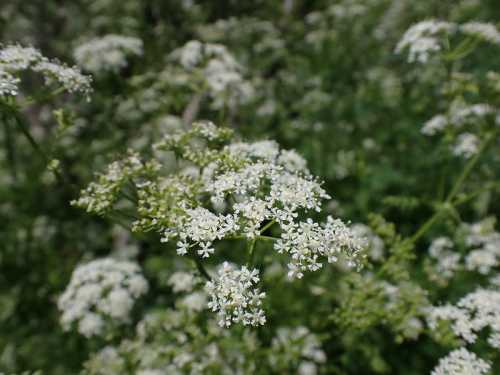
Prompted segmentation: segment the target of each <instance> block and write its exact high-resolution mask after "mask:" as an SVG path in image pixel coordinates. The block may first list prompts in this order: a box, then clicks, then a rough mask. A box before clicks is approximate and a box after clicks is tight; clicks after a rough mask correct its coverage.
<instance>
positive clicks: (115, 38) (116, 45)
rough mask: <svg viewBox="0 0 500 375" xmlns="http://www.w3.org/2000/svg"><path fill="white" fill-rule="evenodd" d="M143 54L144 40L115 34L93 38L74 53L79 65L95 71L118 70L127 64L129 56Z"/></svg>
mask: <svg viewBox="0 0 500 375" xmlns="http://www.w3.org/2000/svg"><path fill="white" fill-rule="evenodd" d="M142 54H143V43H142V40H140V39H138V38H133V37H127V36H122V35H115V34H108V35H106V36H104V37H102V38H95V39H91V40H89V41H88V42H86V43H84V44H81V45H80V46H78V47H77V48H76V49H75V51H74V53H73V55H74V57H75V60H76V61H77V63H78V65H80V66H81V67H82V68H83V69H85V70H87V71H90V72H93V73H101V72H118V71H119V70H120V69H123V68H124V67H126V66H127V64H128V61H127V58H129V57H131V56H142Z"/></svg>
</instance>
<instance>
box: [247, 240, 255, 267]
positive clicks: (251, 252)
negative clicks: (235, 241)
mask: <svg viewBox="0 0 500 375" xmlns="http://www.w3.org/2000/svg"><path fill="white" fill-rule="evenodd" d="M255 242H256V239H255V238H254V239H253V240H251V241H250V242H249V243H248V260H247V266H251V265H252V263H253V257H254V254H255Z"/></svg>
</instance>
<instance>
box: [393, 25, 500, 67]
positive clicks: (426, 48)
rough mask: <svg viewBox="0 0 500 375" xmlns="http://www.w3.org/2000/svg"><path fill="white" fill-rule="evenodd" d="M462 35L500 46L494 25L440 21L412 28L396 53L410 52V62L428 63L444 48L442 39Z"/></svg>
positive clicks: (400, 42)
mask: <svg viewBox="0 0 500 375" xmlns="http://www.w3.org/2000/svg"><path fill="white" fill-rule="evenodd" d="M456 33H461V34H463V35H464V36H472V37H475V38H478V39H481V40H483V41H485V42H489V43H493V44H497V45H498V44H500V32H499V31H498V30H497V28H496V27H495V25H493V24H492V23H483V22H467V23H464V24H456V23H452V22H446V21H439V20H426V21H421V22H418V23H416V24H415V25H413V26H411V27H410V28H409V29H408V30H407V31H406V32H405V34H404V35H403V37H402V38H401V40H400V41H399V42H398V44H397V46H396V50H395V52H396V53H401V52H403V51H404V50H408V62H419V63H423V64H425V63H427V62H428V61H429V60H430V57H431V55H432V54H434V53H437V52H439V51H441V50H442V48H443V41H444V38H442V37H443V36H445V35H448V36H451V35H454V34H456Z"/></svg>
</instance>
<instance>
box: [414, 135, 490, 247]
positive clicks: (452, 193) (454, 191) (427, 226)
mask: <svg viewBox="0 0 500 375" xmlns="http://www.w3.org/2000/svg"><path fill="white" fill-rule="evenodd" d="M495 135H496V132H494V133H493V134H490V135H489V136H488V137H487V138H486V139H485V140H484V142H483V143H482V144H481V147H480V148H479V150H478V152H477V153H476V155H474V157H473V158H472V159H470V160H469V161H468V162H467V164H466V165H465V168H464V170H463V171H462V173H461V174H460V176H459V177H458V179H457V180H456V182H455V184H454V185H453V187H452V189H451V190H450V192H449V193H448V195H447V197H446V199H445V200H444V202H443V203H442V204H441V205H440V206H439V208H438V210H437V211H436V212H434V214H433V215H432V216H431V217H430V218H429V219H428V220H427V221H426V222H425V223H424V224H423V225H422V226H421V227H420V229H419V230H418V231H417V232H416V233H415V234H414V235H413V236H412V237H411V238H410V242H411V243H415V242H416V241H418V239H420V237H422V236H423V235H424V234H425V233H427V231H428V230H429V229H430V228H431V227H432V226H433V225H434V223H435V222H436V221H437V219H438V218H439V216H440V215H441V214H443V213H444V212H445V211H446V210H448V209H450V208H453V207H454V203H453V198H455V196H456V195H457V194H458V193H459V192H460V189H461V188H462V185H463V183H464V182H465V180H466V179H467V177H468V176H469V174H470V173H471V172H472V170H473V169H474V167H475V166H476V164H477V162H478V161H479V159H480V157H481V155H482V154H483V152H484V151H485V150H486V148H487V147H488V146H489V144H490V142H491V141H492V140H493V139H494V138H495Z"/></svg>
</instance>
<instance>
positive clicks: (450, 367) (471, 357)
mask: <svg viewBox="0 0 500 375" xmlns="http://www.w3.org/2000/svg"><path fill="white" fill-rule="evenodd" d="M490 370H491V365H490V363H489V362H486V361H485V360H483V359H481V358H478V356H477V355H476V354H475V353H472V352H469V351H468V350H467V349H465V348H460V349H456V350H454V351H452V352H451V353H449V354H448V355H447V356H446V357H444V358H441V359H440V360H439V364H438V365H437V366H436V367H435V368H434V370H432V372H431V375H464V374H467V375H486V374H488V372H489V371H490Z"/></svg>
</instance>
